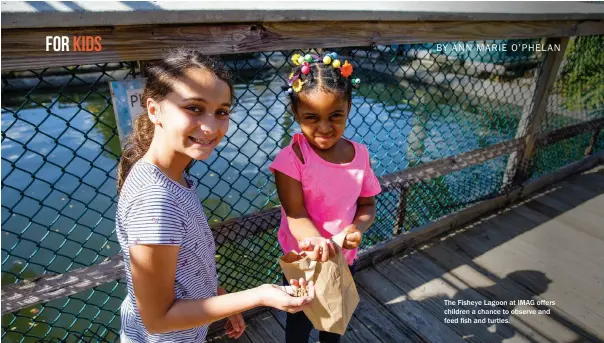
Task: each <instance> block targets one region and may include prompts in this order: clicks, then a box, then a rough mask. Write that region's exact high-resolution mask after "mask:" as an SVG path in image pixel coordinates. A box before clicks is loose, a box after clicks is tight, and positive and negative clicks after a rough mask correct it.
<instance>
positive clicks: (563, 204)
mask: <svg viewBox="0 0 604 343" xmlns="http://www.w3.org/2000/svg"><path fill="white" fill-rule="evenodd" d="M588 202H593V204H592V207H591V208H592V209H591V210H585V207H587V204H585V203H584V204H581V205H579V206H573V205H571V204H569V203H568V202H567V201H564V199H557V198H556V197H553V196H550V195H544V196H541V197H538V198H536V199H535V200H534V201H531V202H529V203H527V206H528V207H529V208H530V209H531V210H533V211H536V212H539V213H541V214H543V215H546V216H550V217H553V214H554V213H557V214H558V215H557V216H556V220H557V221H559V222H561V223H563V224H565V225H568V226H570V227H572V228H573V229H575V230H578V231H581V232H582V233H585V234H587V235H590V236H591V237H592V238H594V239H600V240H602V241H604V228H603V225H602V223H604V215H602V213H601V210H602V208H604V195H601V196H600V197H599V198H594V199H591V200H588ZM575 207H579V208H578V209H579V211H578V212H574V211H572V209H573V208H575ZM598 212H600V213H599V214H598Z"/></svg>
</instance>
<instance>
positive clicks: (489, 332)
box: [208, 167, 604, 343]
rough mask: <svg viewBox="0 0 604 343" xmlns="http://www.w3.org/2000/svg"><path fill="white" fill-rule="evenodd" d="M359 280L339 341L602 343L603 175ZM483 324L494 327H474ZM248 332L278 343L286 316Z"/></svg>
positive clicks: (560, 187) (553, 190) (556, 189)
mask: <svg viewBox="0 0 604 343" xmlns="http://www.w3.org/2000/svg"><path fill="white" fill-rule="evenodd" d="M355 280H356V282H357V285H358V289H359V292H360V296H361V303H360V305H359V307H358V308H357V310H356V312H355V314H354V318H353V319H352V321H351V323H350V325H349V328H348V331H347V333H346V335H345V336H344V339H343V340H342V341H343V342H363V343H364V342H396V343H398V342H462V341H469V342H603V341H604V168H603V167H599V168H596V169H594V170H592V171H590V172H587V173H584V174H582V175H577V176H574V177H572V178H570V179H567V180H566V181H564V182H561V183H558V184H555V185H552V187H550V189H548V190H546V191H544V192H541V193H540V194H538V195H535V196H534V197H533V198H531V199H529V200H526V201H524V202H523V203H521V204H517V205H516V206H513V207H512V208H508V209H506V210H504V211H501V212H500V213H498V214H496V215H492V216H490V217H488V218H484V219H483V220H481V221H480V222H477V223H474V224H472V225H470V226H468V227H465V228H463V229H460V230H458V231H456V232H454V233H451V234H449V235H448V236H446V237H442V238H439V239H436V240H434V241H433V242H431V243H430V244H427V245H425V246H423V247H420V248H418V249H416V250H413V251H411V252H409V253H406V254H404V255H400V256H397V257H395V258H392V259H390V260H387V261H384V262H382V263H380V264H378V265H377V266H375V267H372V268H368V269H364V270H362V271H360V272H358V273H357V274H356V276H355ZM514 300H516V301H519V300H525V301H526V300H528V301H529V302H528V303H527V304H518V303H517V304H516V305H513V304H512V303H511V302H512V301H514ZM450 301H455V302H456V305H455V306H453V305H447V304H451V303H450ZM462 301H465V302H462ZM494 301H500V302H505V303H502V304H498V305H497V304H491V303H489V302H494ZM546 301H547V302H549V303H547V304H543V303H544V302H546ZM471 302H475V303H471ZM478 302H482V305H475V304H476V303H478ZM554 302H555V303H554ZM533 303H534V304H533ZM447 309H453V310H461V311H463V310H468V311H470V312H469V313H468V314H463V315H456V314H445V311H446V310H447ZM480 309H482V310H491V311H493V310H495V311H500V314H492V315H485V314H478V310H480ZM472 310H475V311H477V312H476V313H475V314H472V313H471V311H472ZM504 310H505V311H510V312H509V313H507V314H503V312H504ZM519 311H525V312H519ZM531 311H534V312H531ZM539 311H541V314H539ZM445 318H449V319H455V318H457V319H459V320H461V318H466V319H468V320H470V321H471V323H468V324H466V323H461V322H460V323H445ZM483 318H484V319H485V320H489V319H491V320H492V321H493V322H494V323H488V322H487V323H474V319H483ZM247 324H248V327H247V329H246V332H245V335H244V336H242V337H241V338H240V339H239V341H240V342H263V343H264V342H275V343H277V342H284V330H283V328H284V326H285V315H284V313H282V312H278V311H267V312H265V313H263V314H261V315H258V316H257V317H254V318H252V319H250V320H248V321H247ZM208 341H210V342H229V341H230V340H228V339H226V338H225V337H224V336H223V337H216V336H215V337H211V338H208ZM312 341H314V342H317V341H318V338H317V335H316V333H313V336H312Z"/></svg>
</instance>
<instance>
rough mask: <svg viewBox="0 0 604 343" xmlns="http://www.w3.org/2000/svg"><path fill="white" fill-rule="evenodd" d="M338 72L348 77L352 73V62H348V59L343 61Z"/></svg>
mask: <svg viewBox="0 0 604 343" xmlns="http://www.w3.org/2000/svg"><path fill="white" fill-rule="evenodd" d="M340 73H341V74H342V76H344V77H349V76H350V75H352V64H350V63H348V61H345V62H344V65H343V66H342V68H340Z"/></svg>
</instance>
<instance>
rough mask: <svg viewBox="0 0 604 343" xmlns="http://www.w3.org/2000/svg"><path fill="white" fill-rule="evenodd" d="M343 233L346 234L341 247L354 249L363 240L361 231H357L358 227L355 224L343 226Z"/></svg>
mask: <svg viewBox="0 0 604 343" xmlns="http://www.w3.org/2000/svg"><path fill="white" fill-rule="evenodd" d="M344 233H345V234H346V237H345V238H344V244H343V245H342V248H344V249H354V248H357V247H358V246H359V244H361V240H363V233H362V232H361V231H359V228H358V227H357V226H356V225H355V224H351V225H348V226H347V227H345V228H344Z"/></svg>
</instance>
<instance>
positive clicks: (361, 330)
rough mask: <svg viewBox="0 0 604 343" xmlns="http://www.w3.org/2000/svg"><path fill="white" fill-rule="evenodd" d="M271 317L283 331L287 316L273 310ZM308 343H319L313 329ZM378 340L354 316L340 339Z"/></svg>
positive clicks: (355, 340)
mask: <svg viewBox="0 0 604 343" xmlns="http://www.w3.org/2000/svg"><path fill="white" fill-rule="evenodd" d="M272 312H273V316H274V317H275V319H276V320H277V322H279V324H280V325H281V327H283V329H284V330H285V323H286V319H287V314H286V313H285V312H283V311H277V310H274V311H272ZM309 339H310V342H313V343H315V342H316V343H319V331H317V330H316V329H313V330H312V331H311V332H310V338H309ZM379 341H380V338H379V337H378V336H377V335H376V334H375V332H372V331H370V330H369V328H367V326H366V325H365V323H363V322H361V321H359V319H358V318H357V317H355V316H353V317H352V319H351V320H350V322H349V323H348V328H346V333H345V334H344V336H343V337H342V342H355V343H364V342H379Z"/></svg>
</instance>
